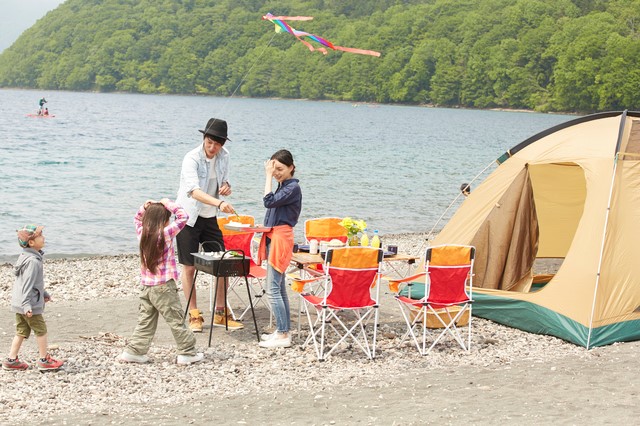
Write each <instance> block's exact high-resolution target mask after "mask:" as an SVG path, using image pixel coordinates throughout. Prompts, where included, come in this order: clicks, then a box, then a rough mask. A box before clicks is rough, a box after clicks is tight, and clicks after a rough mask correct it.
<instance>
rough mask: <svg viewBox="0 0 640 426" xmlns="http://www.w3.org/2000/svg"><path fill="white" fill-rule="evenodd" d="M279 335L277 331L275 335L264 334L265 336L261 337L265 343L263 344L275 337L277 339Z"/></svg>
mask: <svg viewBox="0 0 640 426" xmlns="http://www.w3.org/2000/svg"><path fill="white" fill-rule="evenodd" d="M277 334H278V332H277V331H274V332H273V333H269V334H267V333H263V334H261V335H260V340H261V341H263V342H264V341H266V340H271V339H273V338H274V337H276V335H277Z"/></svg>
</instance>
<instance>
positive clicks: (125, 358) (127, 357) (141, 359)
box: [116, 351, 149, 364]
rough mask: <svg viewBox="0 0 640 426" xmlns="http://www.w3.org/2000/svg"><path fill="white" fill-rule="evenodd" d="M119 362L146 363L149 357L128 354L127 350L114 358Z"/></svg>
mask: <svg viewBox="0 0 640 426" xmlns="http://www.w3.org/2000/svg"><path fill="white" fill-rule="evenodd" d="M116 359H117V360H118V361H120V362H135V363H138V364H146V363H147V362H149V357H148V356H146V355H134V354H130V353H129V352H127V351H122V353H121V354H120V355H118V357H117V358H116Z"/></svg>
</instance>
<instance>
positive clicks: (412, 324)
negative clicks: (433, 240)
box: [389, 245, 475, 355]
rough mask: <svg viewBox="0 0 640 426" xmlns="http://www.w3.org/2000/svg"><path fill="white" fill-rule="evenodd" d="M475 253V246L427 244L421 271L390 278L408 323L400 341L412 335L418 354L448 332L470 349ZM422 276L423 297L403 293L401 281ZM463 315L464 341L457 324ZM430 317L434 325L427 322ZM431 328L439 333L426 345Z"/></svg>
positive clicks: (422, 352)
mask: <svg viewBox="0 0 640 426" xmlns="http://www.w3.org/2000/svg"><path fill="white" fill-rule="evenodd" d="M474 257H475V248H474V247H472V246H461V245H441V246H434V247H430V248H428V249H427V251H426V254H425V262H424V268H425V270H424V272H420V273H418V274H416V275H413V276H411V277H407V278H404V279H400V280H395V279H393V280H389V287H390V288H391V289H392V291H394V292H396V293H397V294H396V295H395V299H396V300H397V301H398V304H399V305H400V310H401V312H402V316H403V318H404V320H405V322H406V324H407V333H406V334H405V336H404V337H403V341H404V339H405V338H407V337H408V336H411V337H412V339H413V341H414V343H415V345H416V348H417V349H418V352H420V354H421V355H426V354H428V353H429V351H431V349H433V347H434V346H435V345H436V344H437V343H438V342H439V341H440V340H441V339H442V337H444V336H445V335H446V334H447V333H448V334H450V335H451V336H452V337H453V338H454V339H455V340H456V342H458V344H459V345H460V346H461V347H462V349H464V350H466V351H468V350H469V349H470V347H471V304H472V302H473V300H472V291H473V261H474ZM421 277H425V284H424V297H421V298H419V299H418V298H416V297H413V298H412V297H411V293H409V294H408V295H403V292H402V289H401V285H402V284H404V283H411V282H413V281H415V280H416V279H418V278H421ZM466 286H468V291H467V288H466ZM414 291H415V290H414ZM404 294H406V293H404ZM463 315H467V316H468V336H467V342H466V343H465V341H464V339H463V338H462V334H461V331H460V329H459V328H458V327H460V326H461V324H462V321H461V319H462V317H463ZM433 321H435V322H436V323H437V326H433V325H430V324H429V323H430V322H433ZM458 324H460V325H458ZM440 327H441V328H440ZM430 328H431V329H435V330H437V331H439V333H438V335H437V336H436V338H435V339H434V341H433V343H431V345H430V346H429V347H428V348H427V330H428V329H430ZM437 331H436V332H437ZM418 336H421V338H420V339H419V338H418Z"/></svg>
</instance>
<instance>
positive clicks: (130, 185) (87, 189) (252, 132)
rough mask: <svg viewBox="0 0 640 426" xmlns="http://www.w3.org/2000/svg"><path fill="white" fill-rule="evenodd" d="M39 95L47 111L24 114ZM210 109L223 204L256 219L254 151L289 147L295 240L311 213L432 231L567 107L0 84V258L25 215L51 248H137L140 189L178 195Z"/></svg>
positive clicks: (73, 251)
mask: <svg viewBox="0 0 640 426" xmlns="http://www.w3.org/2000/svg"><path fill="white" fill-rule="evenodd" d="M42 96H44V97H46V99H47V100H48V104H47V106H48V107H49V110H50V112H51V114H54V115H55V117H54V118H49V119H41V118H30V117H27V116H26V114H27V113H32V112H35V110H36V109H37V103H38V100H39V99H40V98H41V97H42ZM210 117H220V118H223V119H226V120H227V121H228V123H229V137H230V138H231V140H232V141H231V142H228V143H227V144H226V147H227V148H228V149H229V151H230V152H231V156H232V169H231V183H232V186H233V191H234V192H233V194H232V196H231V197H230V198H229V201H230V202H231V203H232V204H233V205H234V206H235V207H236V210H237V211H238V212H239V213H241V214H251V215H254V216H255V217H256V220H257V222H261V221H262V219H263V217H264V208H263V207H262V202H261V201H262V191H263V188H264V166H263V162H264V161H265V160H266V159H268V158H269V157H270V156H271V154H273V153H274V152H275V151H277V150H278V149H281V148H286V149H289V150H290V151H291V152H292V153H293V155H294V158H295V161H296V177H298V178H299V179H300V181H301V182H300V183H301V186H302V190H303V211H302V216H301V218H300V223H299V224H298V226H297V228H296V235H297V238H298V240H300V239H301V238H302V228H303V222H304V220H305V219H308V218H312V217H318V216H339V217H343V216H352V217H354V218H359V219H364V220H366V221H367V223H368V226H369V230H370V231H371V232H373V230H374V229H378V230H379V231H380V233H381V234H382V235H384V234H386V233H401V232H426V231H429V230H430V229H431V228H432V227H433V226H434V224H435V223H436V221H437V220H438V218H439V217H440V216H441V215H442V214H443V212H444V211H445V210H446V209H447V206H449V205H450V204H451V203H452V202H453V201H454V200H455V198H456V197H457V196H458V193H459V187H460V184H461V183H462V182H469V181H471V179H472V178H473V177H474V176H475V175H476V174H478V173H479V172H480V171H481V170H483V169H484V168H485V167H486V166H488V165H489V164H491V162H492V161H493V160H495V159H496V158H498V157H499V156H500V155H501V154H502V153H504V152H505V151H506V150H507V149H509V148H511V147H512V146H514V145H516V144H518V143H519V142H521V141H522V140H524V139H526V138H528V137H529V136H532V135H533V134H535V133H537V132H539V131H542V130H544V129H546V128H548V127H551V126H553V125H556V124H558V123H561V122H564V121H567V120H570V119H572V118H574V117H572V116H566V115H546V114H534V113H522V112H504V111H473V110H458V109H438V108H421V107H408V106H389V105H366V104H350V103H341V102H309V101H293V100H271V99H242V98H214V97H197V96H162V95H134V94H99V93H74V92H55V91H28V90H0V182H2V183H1V185H2V186H1V187H2V191H1V195H2V203H1V204H0V261H13V260H15V257H16V255H17V254H18V253H19V252H20V248H19V247H18V244H17V240H16V235H15V230H16V229H18V228H19V227H21V226H22V225H24V224H26V223H38V224H43V225H45V226H46V229H45V235H46V238H47V246H46V248H45V252H46V253H47V255H48V256H49V257H51V256H63V255H82V254H118V253H133V252H136V251H137V243H136V238H135V232H134V228H133V215H134V214H135V212H136V210H137V208H138V207H139V205H140V204H141V203H142V202H144V200H146V199H148V198H154V199H160V198H162V197H169V198H171V199H175V196H176V191H177V188H178V183H179V175H180V165H181V162H182V158H183V156H184V154H185V153H186V152H187V151H189V150H190V149H192V148H193V147H195V146H197V145H198V144H200V143H201V142H202V135H201V133H200V132H198V129H203V128H204V125H205V124H206V122H207V120H208V119H209V118H210ZM491 169H493V168H491ZM454 206H455V204H454ZM453 210H454V209H452V210H450V213H452V212H453ZM449 216H450V214H449ZM440 226H441V225H440Z"/></svg>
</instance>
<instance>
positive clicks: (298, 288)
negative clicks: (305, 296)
mask: <svg viewBox="0 0 640 426" xmlns="http://www.w3.org/2000/svg"><path fill="white" fill-rule="evenodd" d="M287 278H289V279H290V280H291V281H292V282H291V290H293V291H295V292H296V293H302V291H303V290H304V286H305V285H306V284H309V283H311V282H314V281H320V280H322V279H324V275H321V276H318V277H313V278H302V277H301V276H300V275H299V274H297V273H291V274H287Z"/></svg>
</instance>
